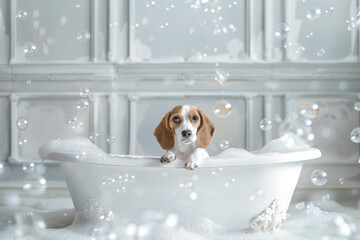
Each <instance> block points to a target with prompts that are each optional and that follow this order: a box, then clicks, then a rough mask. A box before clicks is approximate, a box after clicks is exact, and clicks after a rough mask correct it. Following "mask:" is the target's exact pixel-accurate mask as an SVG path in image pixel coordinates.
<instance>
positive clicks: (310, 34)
mask: <svg viewBox="0 0 360 240" xmlns="http://www.w3.org/2000/svg"><path fill="white" fill-rule="evenodd" d="M313 36H314V33H312V32H311V33H309V34H307V35H306V38H312V37H313Z"/></svg>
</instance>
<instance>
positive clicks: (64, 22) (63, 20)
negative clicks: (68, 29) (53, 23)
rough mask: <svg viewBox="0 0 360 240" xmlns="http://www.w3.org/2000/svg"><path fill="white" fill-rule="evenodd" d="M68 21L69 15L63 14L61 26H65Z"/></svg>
mask: <svg viewBox="0 0 360 240" xmlns="http://www.w3.org/2000/svg"><path fill="white" fill-rule="evenodd" d="M66 23H67V17H65V16H61V17H60V26H64V25H65V24H66Z"/></svg>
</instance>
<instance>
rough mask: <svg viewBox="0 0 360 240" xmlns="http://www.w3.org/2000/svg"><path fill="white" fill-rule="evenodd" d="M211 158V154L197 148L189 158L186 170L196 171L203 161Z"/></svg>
mask: <svg viewBox="0 0 360 240" xmlns="http://www.w3.org/2000/svg"><path fill="white" fill-rule="evenodd" d="M206 158H209V154H208V153H207V152H206V150H205V149H203V148H200V147H198V148H196V149H195V150H194V152H193V153H192V154H191V155H190V156H189V157H188V160H187V162H186V164H185V168H186V169H188V170H194V169H195V168H197V167H198V165H199V164H200V163H201V161H202V160H204V159H206Z"/></svg>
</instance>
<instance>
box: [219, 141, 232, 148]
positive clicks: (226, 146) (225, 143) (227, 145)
mask: <svg viewBox="0 0 360 240" xmlns="http://www.w3.org/2000/svg"><path fill="white" fill-rule="evenodd" d="M229 146H230V144H229V141H227V140H222V141H221V142H220V143H219V147H220V148H221V149H227V148H229Z"/></svg>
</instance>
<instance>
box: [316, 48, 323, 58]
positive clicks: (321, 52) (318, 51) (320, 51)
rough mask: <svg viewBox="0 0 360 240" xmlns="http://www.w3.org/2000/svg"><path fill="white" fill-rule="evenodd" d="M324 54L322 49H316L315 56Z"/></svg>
mask: <svg viewBox="0 0 360 240" xmlns="http://www.w3.org/2000/svg"><path fill="white" fill-rule="evenodd" d="M324 55H325V50H324V49H322V48H321V49H318V50H317V52H316V56H318V57H322V56H324Z"/></svg>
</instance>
